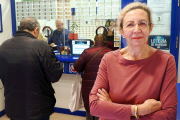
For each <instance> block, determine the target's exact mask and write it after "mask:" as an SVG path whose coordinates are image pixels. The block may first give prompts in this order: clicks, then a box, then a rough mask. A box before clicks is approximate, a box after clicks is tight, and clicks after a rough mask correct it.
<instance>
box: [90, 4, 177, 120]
mask: <svg viewBox="0 0 180 120" xmlns="http://www.w3.org/2000/svg"><path fill="white" fill-rule="evenodd" d="M117 24H118V27H119V32H120V33H121V35H122V36H123V37H124V38H126V40H127V43H128V46H127V47H125V48H123V49H121V50H116V51H113V52H110V53H108V54H105V55H104V57H103V58H102V60H101V64H100V65H99V71H98V75H97V78H96V81H95V84H94V86H93V88H92V91H91V93H90V111H91V114H92V115H95V116H98V117H100V120H137V119H140V120H176V114H177V103H178V101H177V88H176V83H177V78H176V63H175V59H174V56H173V55H172V54H170V53H168V52H164V51H161V50H159V49H155V48H152V47H151V46H149V45H148V44H146V43H147V40H148V37H149V35H150V33H151V31H152V29H153V26H154V24H153V23H152V15H151V10H150V8H149V7H148V6H147V5H146V4H144V3H140V2H133V3H130V4H128V5H127V6H125V7H124V8H123V9H122V10H121V12H120V14H119V16H118V22H117Z"/></svg>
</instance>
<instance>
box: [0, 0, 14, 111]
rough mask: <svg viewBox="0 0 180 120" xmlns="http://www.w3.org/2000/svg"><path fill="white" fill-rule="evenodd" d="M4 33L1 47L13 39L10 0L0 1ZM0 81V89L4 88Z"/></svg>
mask: <svg viewBox="0 0 180 120" xmlns="http://www.w3.org/2000/svg"><path fill="white" fill-rule="evenodd" d="M0 4H1V12H2V27H3V32H1V33H0V45H1V44H2V43H3V42H4V41H5V40H7V39H9V38H11V37H12V21H11V4H10V0H0ZM2 86H3V85H2V83H1V81H0V88H2ZM2 110H4V89H0V112H1V111H2Z"/></svg>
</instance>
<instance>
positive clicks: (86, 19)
mask: <svg viewBox="0 0 180 120" xmlns="http://www.w3.org/2000/svg"><path fill="white" fill-rule="evenodd" d="M15 2H16V4H15V5H16V6H15V8H16V22H17V24H16V25H17V30H18V25H19V22H20V20H21V19H22V18H24V17H35V18H36V19H37V20H38V21H39V23H40V25H41V30H40V32H42V29H43V28H44V27H45V26H49V27H50V28H52V29H53V30H56V29H57V28H56V24H55V21H56V20H57V19H60V20H62V21H63V22H64V28H65V29H67V30H69V31H71V33H72V32H74V33H76V34H78V37H77V38H76V39H91V40H92V41H93V40H94V37H95V35H96V29H97V28H98V27H99V26H106V27H107V28H108V27H109V26H110V22H107V20H108V19H113V21H115V22H116V19H117V17H118V14H119V11H120V9H121V0H34V1H33V0H32V1H26V0H23V1H22V0H15ZM73 22H74V23H76V24H77V26H78V27H77V29H75V30H74V31H73V29H72V25H73ZM112 30H115V31H114V32H113V34H114V40H113V41H115V42H114V46H115V47H121V41H120V40H121V39H120V38H121V36H120V35H119V32H118V29H117V27H114V28H112ZM46 33H48V31H47V32H46ZM100 33H102V31H101V32H100ZM65 36H66V35H65V34H64V40H63V41H64V43H66V37H65ZM46 39H47V38H46ZM48 40H49V39H47V41H48ZM72 40H73V39H72ZM64 46H66V45H65V44H64Z"/></svg>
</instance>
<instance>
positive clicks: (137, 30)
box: [134, 24, 141, 32]
mask: <svg viewBox="0 0 180 120" xmlns="http://www.w3.org/2000/svg"><path fill="white" fill-rule="evenodd" d="M140 31H141V28H140V26H139V25H138V24H135V25H134V32H140Z"/></svg>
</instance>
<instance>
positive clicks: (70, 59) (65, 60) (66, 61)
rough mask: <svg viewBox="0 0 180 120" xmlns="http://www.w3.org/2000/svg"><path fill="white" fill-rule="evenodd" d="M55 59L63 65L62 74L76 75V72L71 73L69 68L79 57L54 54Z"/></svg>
mask: <svg viewBox="0 0 180 120" xmlns="http://www.w3.org/2000/svg"><path fill="white" fill-rule="evenodd" d="M56 57H57V58H58V60H59V61H60V62H61V63H62V64H63V67H64V71H63V73H65V74H76V72H72V71H71V69H70V68H71V66H72V65H73V64H74V62H75V61H76V60H77V59H78V58H79V56H74V55H60V54H56Z"/></svg>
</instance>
